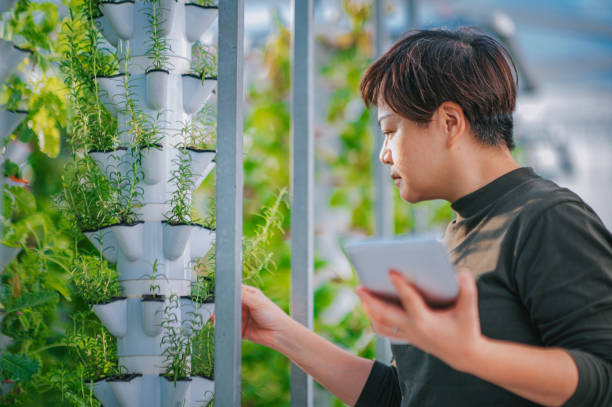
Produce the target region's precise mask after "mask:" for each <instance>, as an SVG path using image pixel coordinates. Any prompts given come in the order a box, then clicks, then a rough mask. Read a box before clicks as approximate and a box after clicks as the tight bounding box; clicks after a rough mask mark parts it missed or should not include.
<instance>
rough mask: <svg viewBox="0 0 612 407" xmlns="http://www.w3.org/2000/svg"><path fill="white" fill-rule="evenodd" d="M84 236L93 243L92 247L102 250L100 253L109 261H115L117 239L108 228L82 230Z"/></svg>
mask: <svg viewBox="0 0 612 407" xmlns="http://www.w3.org/2000/svg"><path fill="white" fill-rule="evenodd" d="M83 233H84V234H85V237H86V238H87V239H88V240H89V241H90V242H91V244H93V245H94V247H95V248H96V249H98V250H100V251H102V255H103V256H104V258H105V259H106V260H108V261H109V262H111V263H116V262H117V250H118V249H117V239H115V235H114V234H113V232H111V230H110V228H108V227H105V228H102V229H98V230H89V231H84V232H83Z"/></svg>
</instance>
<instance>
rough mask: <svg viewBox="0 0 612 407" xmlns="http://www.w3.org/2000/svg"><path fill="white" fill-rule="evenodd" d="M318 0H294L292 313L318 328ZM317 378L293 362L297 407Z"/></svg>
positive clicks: (304, 404)
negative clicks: (315, 65)
mask: <svg viewBox="0 0 612 407" xmlns="http://www.w3.org/2000/svg"><path fill="white" fill-rule="evenodd" d="M312 23H313V0H293V37H292V38H293V44H292V45H293V46H292V50H293V58H292V60H293V66H292V74H291V82H292V83H291V89H292V121H291V134H292V150H293V151H292V157H293V159H292V178H293V180H292V193H291V316H292V317H293V318H294V319H295V320H296V321H298V322H299V323H301V324H302V325H305V326H307V327H308V328H310V329H312V327H313V288H312V279H313V272H314V223H313V214H314V209H313V208H314V136H313V133H314V129H313V91H312V89H313V52H312V51H313V47H312V45H313V31H312V28H313V24H312ZM312 394H313V386H312V378H311V377H310V376H308V375H307V374H306V373H304V372H303V371H302V370H300V368H299V367H297V366H296V365H295V364H293V363H292V364H291V406H292V407H310V406H312V400H313V399H312Z"/></svg>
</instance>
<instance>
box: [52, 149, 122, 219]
mask: <svg viewBox="0 0 612 407" xmlns="http://www.w3.org/2000/svg"><path fill="white" fill-rule="evenodd" d="M61 183H62V190H61V192H60V193H59V194H58V195H56V197H55V201H56V204H57V206H58V208H59V209H60V210H61V211H62V213H64V214H65V216H66V217H67V219H69V220H71V222H72V224H73V225H74V227H75V229H77V230H96V229H98V228H100V227H103V226H106V225H110V224H112V223H115V222H116V221H117V219H118V218H117V217H116V216H114V215H115V209H114V208H116V207H117V206H119V205H120V199H119V193H118V191H117V189H116V188H113V186H112V185H111V184H110V183H109V182H108V181H107V180H106V178H104V175H102V173H101V172H100V170H99V169H98V167H97V166H96V165H95V164H94V163H93V161H92V160H91V159H90V158H89V157H83V158H77V157H75V159H74V161H72V162H70V163H68V164H67V165H66V168H65V171H64V174H63V175H62V176H61Z"/></svg>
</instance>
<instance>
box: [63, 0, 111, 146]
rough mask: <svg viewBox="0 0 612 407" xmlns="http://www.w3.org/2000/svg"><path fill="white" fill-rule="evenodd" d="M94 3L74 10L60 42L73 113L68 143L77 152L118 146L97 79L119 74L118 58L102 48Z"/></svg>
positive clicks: (86, 3)
mask: <svg viewBox="0 0 612 407" xmlns="http://www.w3.org/2000/svg"><path fill="white" fill-rule="evenodd" d="M94 3H95V2H94V1H91V0H88V1H84V2H83V3H82V4H81V5H80V6H79V7H78V8H72V9H71V11H70V17H69V18H68V19H67V20H66V21H65V22H64V25H63V29H62V33H61V35H60V40H59V41H60V55H61V62H60V69H61V71H62V73H63V74H64V83H65V84H66V86H67V88H68V94H69V98H70V103H71V107H72V112H73V114H72V117H71V121H70V124H71V132H70V138H69V142H70V144H71V145H72V148H73V150H75V151H77V150H81V149H82V150H85V151H89V150H95V151H108V150H110V149H112V148H114V147H115V145H116V143H117V120H116V119H115V118H114V117H113V116H112V115H111V114H110V112H109V111H108V110H107V109H106V108H105V107H104V106H103V105H102V102H101V101H100V98H99V96H98V95H99V86H98V80H97V78H98V77H101V76H107V75H112V74H114V73H116V72H117V71H118V62H117V61H118V59H117V56H116V54H114V53H111V52H105V51H104V49H103V48H102V44H103V41H102V37H101V34H100V33H99V32H98V31H97V29H96V28H95V25H94V20H93V15H94V13H95V10H97V7H96V6H95V4H94ZM92 78H94V80H92Z"/></svg>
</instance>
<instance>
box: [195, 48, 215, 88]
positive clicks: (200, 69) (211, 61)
mask: <svg viewBox="0 0 612 407" xmlns="http://www.w3.org/2000/svg"><path fill="white" fill-rule="evenodd" d="M192 55H193V56H192V59H191V66H190V68H191V70H192V71H193V72H195V74H196V75H198V76H199V77H201V78H202V81H204V80H205V79H207V78H217V72H218V62H217V50H216V49H215V48H214V47H212V46H209V45H204V44H202V43H200V42H199V41H198V42H196V43H195V44H194V45H193V49H192Z"/></svg>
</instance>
